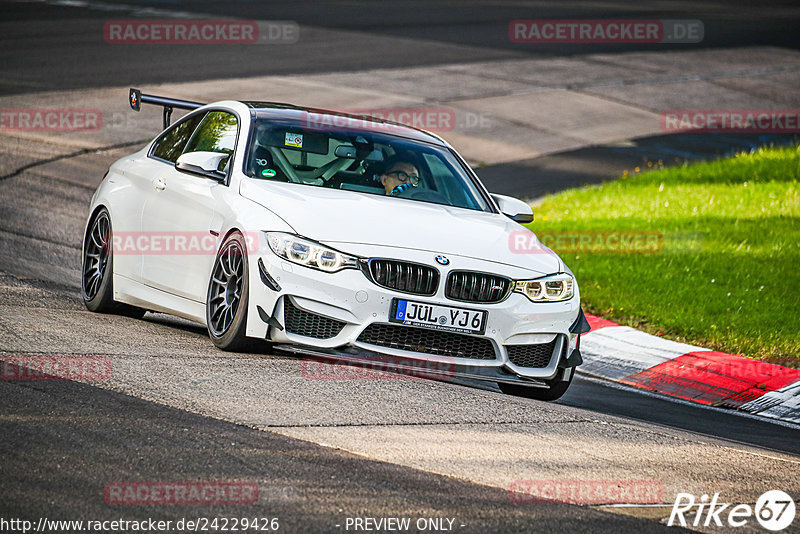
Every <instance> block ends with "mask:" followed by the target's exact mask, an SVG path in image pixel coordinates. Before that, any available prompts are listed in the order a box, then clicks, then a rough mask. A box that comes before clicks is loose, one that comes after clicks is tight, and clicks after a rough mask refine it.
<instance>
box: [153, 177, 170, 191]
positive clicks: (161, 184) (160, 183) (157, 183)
mask: <svg viewBox="0 0 800 534" xmlns="http://www.w3.org/2000/svg"><path fill="white" fill-rule="evenodd" d="M153 187H155V188H156V190H158V191H163V190H164V189H166V188H167V182H165V181H164V180H162V179H161V178H156V179H155V180H153Z"/></svg>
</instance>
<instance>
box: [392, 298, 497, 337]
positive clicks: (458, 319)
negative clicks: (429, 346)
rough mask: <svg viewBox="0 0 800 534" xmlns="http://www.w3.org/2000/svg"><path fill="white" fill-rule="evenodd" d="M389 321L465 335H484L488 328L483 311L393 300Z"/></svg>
mask: <svg viewBox="0 0 800 534" xmlns="http://www.w3.org/2000/svg"><path fill="white" fill-rule="evenodd" d="M389 320H390V321H391V322H393V323H401V324H405V325H409V326H421V327H423V328H432V329H434V330H445V331H447V332H460V333H464V334H483V332H484V330H485V328H486V312H485V311H483V310H470V309H467V308H456V307H453V306H440V305H438V304H427V303H425V302H414V301H411V300H403V299H392V309H391V312H390V314H389Z"/></svg>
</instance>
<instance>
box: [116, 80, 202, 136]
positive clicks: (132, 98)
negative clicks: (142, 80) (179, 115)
mask: <svg viewBox="0 0 800 534" xmlns="http://www.w3.org/2000/svg"><path fill="white" fill-rule="evenodd" d="M128 101H129V102H130V104H131V109H132V110H133V111H139V110H140V109H142V104H155V105H157V106H162V107H163V108H164V129H166V128H167V127H168V126H169V121H170V119H171V118H172V110H173V108H178V109H197V108H199V107H201V106H205V104H201V103H200V102H191V101H189V100H178V99H177V98H167V97H165V96H155V95H144V94H142V92H141V91H140V90H139V89H134V88H133V87H131V90H130V93H129V94H128Z"/></svg>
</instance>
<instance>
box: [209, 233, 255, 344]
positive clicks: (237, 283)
mask: <svg viewBox="0 0 800 534" xmlns="http://www.w3.org/2000/svg"><path fill="white" fill-rule="evenodd" d="M248 274H249V268H248V264H247V246H246V245H245V241H244V236H243V235H242V234H241V232H239V231H235V232H231V233H230V234H229V235H228V237H226V238H225V241H224V242H223V243H222V246H220V247H219V251H218V252H217V257H216V259H215V260H214V268H213V269H212V270H211V278H210V280H209V281H208V292H207V295H206V325H207V326H208V335H209V337H210V338H211V341H213V342H214V345H216V346H217V348H219V349H222V350H225V351H232V352H245V351H248V350H250V349H252V348H253V346H254V345H255V344H256V343H257V341H256V340H254V339H251V338H248V337H247V335H246V329H247V302H248V294H249V289H250V284H249V283H248V282H249V279H248Z"/></svg>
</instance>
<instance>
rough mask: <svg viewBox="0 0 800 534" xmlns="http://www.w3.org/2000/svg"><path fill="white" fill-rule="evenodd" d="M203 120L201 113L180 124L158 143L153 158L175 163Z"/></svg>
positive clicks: (154, 148)
mask: <svg viewBox="0 0 800 534" xmlns="http://www.w3.org/2000/svg"><path fill="white" fill-rule="evenodd" d="M202 119H203V115H202V113H201V114H199V115H196V116H194V117H192V118H190V119H187V120H185V121H183V122H181V123H178V124H177V125H176V126H175V127H174V128H172V129H171V130H170V131H168V132H167V133H166V135H164V137H162V138H161V139H159V140H158V141H156V145H155V146H154V147H153V156H155V157H157V158H160V159H165V160H167V161H171V162H172V163H175V161H176V160H177V159H178V156H180V155H181V153H182V152H183V147H185V146H186V142H187V141H189V138H190V137H191V136H192V133H193V132H194V129H195V128H197V125H198V124H200V121H201V120H202Z"/></svg>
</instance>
